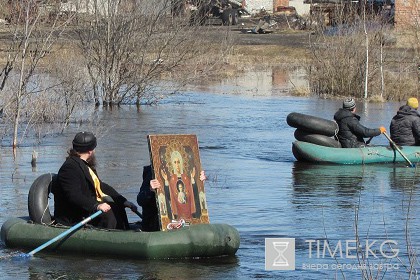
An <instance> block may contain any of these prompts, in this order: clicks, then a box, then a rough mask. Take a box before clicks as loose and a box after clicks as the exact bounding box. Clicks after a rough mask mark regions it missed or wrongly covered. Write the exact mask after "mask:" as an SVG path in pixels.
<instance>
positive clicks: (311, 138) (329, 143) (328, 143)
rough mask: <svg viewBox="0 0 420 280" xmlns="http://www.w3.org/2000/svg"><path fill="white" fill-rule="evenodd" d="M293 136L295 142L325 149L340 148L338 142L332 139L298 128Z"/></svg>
mask: <svg viewBox="0 0 420 280" xmlns="http://www.w3.org/2000/svg"><path fill="white" fill-rule="evenodd" d="M294 136H295V138H296V140H299V141H305V142H309V143H312V144H317V145H320V146H325V147H333V148H341V144H340V142H338V141H337V140H335V139H334V138H332V137H328V136H325V135H321V134H315V133H312V132H308V131H306V130H303V129H300V128H298V129H296V130H295V134H294Z"/></svg>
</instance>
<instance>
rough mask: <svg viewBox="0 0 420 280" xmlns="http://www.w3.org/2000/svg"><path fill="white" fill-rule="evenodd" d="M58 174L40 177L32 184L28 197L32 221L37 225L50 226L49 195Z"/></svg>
mask: <svg viewBox="0 0 420 280" xmlns="http://www.w3.org/2000/svg"><path fill="white" fill-rule="evenodd" d="M56 177H57V174H53V173H47V174H43V175H41V176H39V177H38V178H36V179H35V181H34V182H33V183H32V185H31V188H30V189H29V195H28V211H29V217H30V219H31V220H32V221H33V222H34V223H36V224H50V223H51V221H52V219H51V213H50V208H49V203H48V199H49V194H50V193H51V187H52V184H53V182H54V181H55V179H56Z"/></svg>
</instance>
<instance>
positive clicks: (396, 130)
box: [390, 97, 420, 146]
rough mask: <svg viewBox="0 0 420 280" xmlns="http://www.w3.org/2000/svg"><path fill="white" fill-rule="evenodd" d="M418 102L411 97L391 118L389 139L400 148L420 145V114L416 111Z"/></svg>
mask: <svg viewBox="0 0 420 280" xmlns="http://www.w3.org/2000/svg"><path fill="white" fill-rule="evenodd" d="M418 107H419V101H418V100H417V98H414V97H411V98H409V99H408V100H407V104H406V105H403V106H401V107H400V109H399V110H398V112H397V114H396V115H395V116H394V117H393V118H392V120H391V125H390V131H391V139H392V140H393V141H394V142H395V144H397V145H400V146H419V145H420V114H419V112H418V111H417V108H418Z"/></svg>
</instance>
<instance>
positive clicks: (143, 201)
mask: <svg viewBox="0 0 420 280" xmlns="http://www.w3.org/2000/svg"><path fill="white" fill-rule="evenodd" d="M160 187H161V185H160V183H159V181H158V180H157V179H153V178H152V167H151V166H150V165H148V166H144V167H143V183H142V184H141V187H140V192H139V193H138V195H137V203H138V204H139V205H140V206H141V207H142V209H143V211H142V214H143V218H142V220H141V230H142V231H158V230H159V215H158V208H157V205H156V195H155V189H158V188H160Z"/></svg>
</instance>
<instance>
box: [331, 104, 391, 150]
mask: <svg viewBox="0 0 420 280" xmlns="http://www.w3.org/2000/svg"><path fill="white" fill-rule="evenodd" d="M334 120H335V121H336V122H337V124H338V129H339V130H338V134H337V137H338V140H339V141H340V144H341V147H342V148H359V147H363V146H365V145H366V142H365V140H364V139H363V138H368V137H374V136H378V135H381V133H384V132H386V129H385V127H383V126H381V127H380V128H367V127H364V126H363V125H362V124H360V116H359V115H357V114H356V102H355V101H354V99H353V98H347V99H346V100H344V102H343V108H340V109H339V110H338V111H337V112H336V113H335V115H334Z"/></svg>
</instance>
